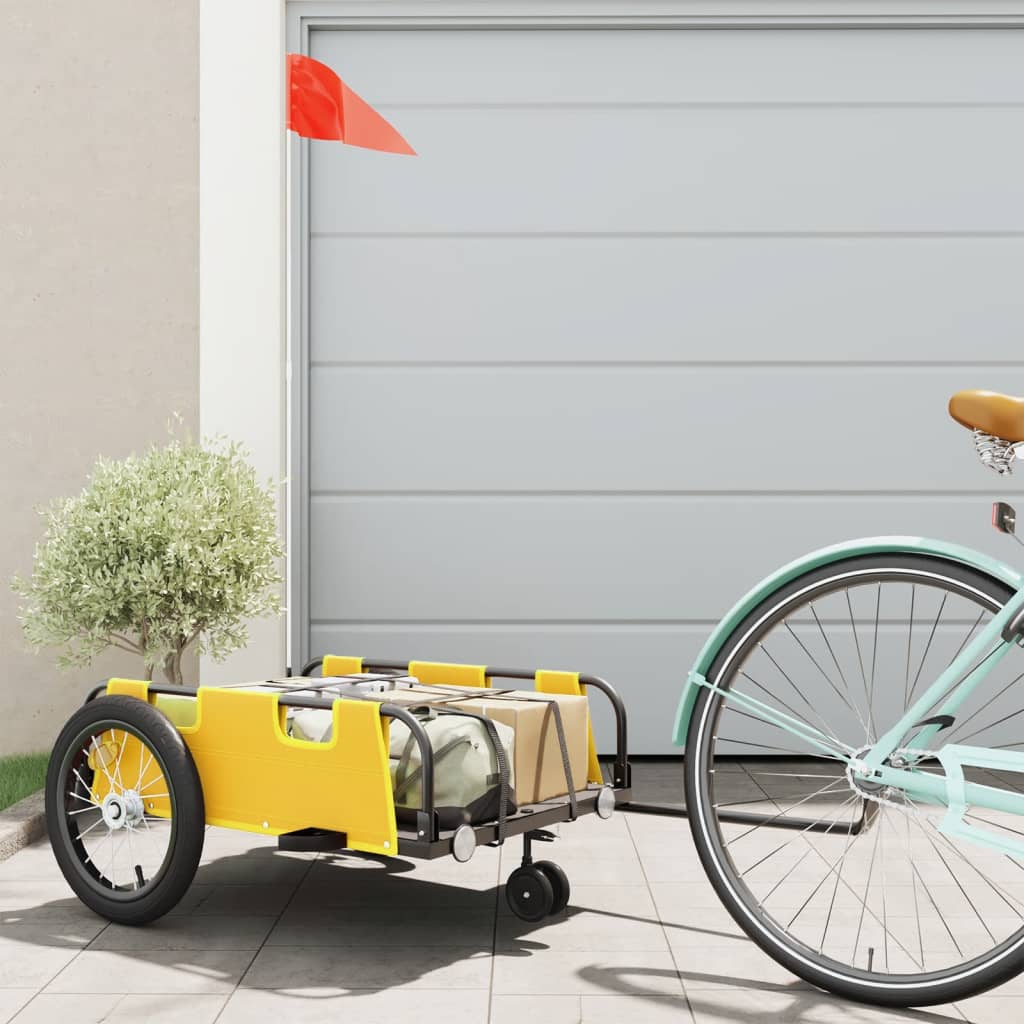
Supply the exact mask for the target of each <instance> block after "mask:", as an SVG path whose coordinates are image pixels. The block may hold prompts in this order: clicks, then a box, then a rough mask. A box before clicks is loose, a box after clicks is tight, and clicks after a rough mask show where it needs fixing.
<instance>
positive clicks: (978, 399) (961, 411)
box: [949, 391, 1024, 441]
mask: <svg viewBox="0 0 1024 1024" xmlns="http://www.w3.org/2000/svg"><path fill="white" fill-rule="evenodd" d="M949 415H950V416H952V417H953V419H955V420H956V421H957V423H961V424H963V426H965V427H969V428H970V429H971V430H980V431H982V432H983V433H985V434H992V435H993V436H994V437H1001V438H1002V439H1003V440H1004V441H1024V398H1015V397H1014V396H1013V395H1001V394H999V393H998V392H996V391H958V392H957V393H956V394H955V395H954V396H953V397H952V398H951V399H950V400H949Z"/></svg>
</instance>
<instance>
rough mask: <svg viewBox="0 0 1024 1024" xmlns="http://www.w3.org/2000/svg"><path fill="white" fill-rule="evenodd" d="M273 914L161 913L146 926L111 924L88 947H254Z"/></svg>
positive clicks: (267, 930)
mask: <svg viewBox="0 0 1024 1024" xmlns="http://www.w3.org/2000/svg"><path fill="white" fill-rule="evenodd" d="M276 920H277V918H276V917H272V916H260V917H248V916H244V915H241V914H238V915H235V914H229V915H224V916H221V917H197V916H184V915H183V916H179V917H164V918H161V919H160V920H158V921H154V922H153V923H152V924H149V925H147V926H146V927H145V928H128V927H125V926H124V925H117V924H111V925H109V926H108V927H107V928H106V929H104V931H103V932H101V933H100V934H99V935H98V936H97V937H96V938H95V939H94V940H93V942H92V944H91V945H90V947H89V948H90V949H109V950H127V951H129V952H135V951H139V952H144V951H146V950H171V949H240V950H241V949H251V950H254V951H255V950H257V949H259V947H260V946H261V945H262V944H263V941H264V940H265V939H266V937H267V936H268V935H269V934H270V929H271V928H273V926H274V922H275V921H276Z"/></svg>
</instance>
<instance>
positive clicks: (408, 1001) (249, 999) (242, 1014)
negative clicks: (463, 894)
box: [217, 988, 547, 1024]
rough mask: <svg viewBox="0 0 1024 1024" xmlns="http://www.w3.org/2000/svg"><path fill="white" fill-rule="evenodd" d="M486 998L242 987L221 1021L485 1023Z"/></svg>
mask: <svg viewBox="0 0 1024 1024" xmlns="http://www.w3.org/2000/svg"><path fill="white" fill-rule="evenodd" d="M487 1002H488V997H487V991H486V990H484V989H476V990H474V989H429V990H423V989H414V990H413V989H405V988H391V989H381V990H379V991H371V990H367V989H353V990H351V991H349V992H346V993H345V994H344V995H325V994H322V993H316V994H314V993H306V992H303V993H298V994H288V993H284V992H269V991H261V990H258V989H245V988H242V989H239V990H238V991H237V992H235V993H234V995H232V996H231V998H230V999H229V1000H228V1002H227V1006H226V1007H225V1008H224V1012H223V1013H222V1014H221V1015H220V1017H219V1018H218V1019H217V1024H252V1022H253V1021H271V1020H272V1021H276V1022H278V1024H338V1022H339V1021H352V1022H353V1024H356V1022H357V1024H395V1022H396V1021H410V1020H411V1021H416V1020H422V1021H426V1022H433V1021H444V1024H487ZM545 1024H547V1022H545Z"/></svg>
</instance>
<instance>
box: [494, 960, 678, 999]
mask: <svg viewBox="0 0 1024 1024" xmlns="http://www.w3.org/2000/svg"><path fill="white" fill-rule="evenodd" d="M493 990H494V992H495V993H501V994H506V993H508V994H516V993H521V994H534V995H537V994H542V993H545V994H553V995H564V994H569V995H571V994H573V993H578V994H581V995H582V994H584V993H586V994H597V995H610V994H621V995H636V996H649V995H653V996H680V995H682V994H683V988H682V983H681V982H680V980H679V975H678V973H677V972H676V968H675V963H674V961H673V960H672V957H671V955H670V954H669V953H662V952H630V953H621V952H601V953H581V952H561V951H557V950H543V951H539V952H534V953H531V954H530V955H529V956H508V955H507V954H506V955H502V954H501V953H497V954H495V958H494V989H493Z"/></svg>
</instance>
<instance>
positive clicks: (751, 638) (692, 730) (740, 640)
mask: <svg viewBox="0 0 1024 1024" xmlns="http://www.w3.org/2000/svg"><path fill="white" fill-rule="evenodd" d="M865 573H866V574H867V575H866V576H864V578H866V579H868V580H869V581H870V582H871V585H872V586H873V585H874V579H873V577H872V576H871V573H878V574H879V578H883V577H885V576H886V574H889V575H891V576H892V578H893V579H897V580H900V579H902V578H903V577H902V576H901V575H900V574H905V575H906V577H907V578H914V577H915V576H917V577H921V576H923V574H925V573H927V574H929V575H930V576H933V577H934V578H937V579H940V580H941V581H943V582H942V586H948V587H949V589H950V592H951V593H966V590H967V589H969V590H971V591H973V592H975V594H976V595H977V597H976V598H975V599H976V602H977V604H978V605H980V606H984V605H985V604H987V605H988V606H989V609H990V614H994V613H995V611H997V610H998V609H999V608H1000V607H1001V606H1002V605H1004V604H1005V603H1006V601H1007V600H1008V599H1009V598H1010V597H1011V596H1012V594H1013V591H1012V590H1011V589H1010V588H1009V587H1008V586H1007V585H1006V584H1005V583H1003V582H1002V581H1000V580H998V579H996V578H994V577H992V576H989V575H988V574H986V573H984V572H982V571H980V570H977V569H974V568H972V567H969V566H967V565H964V564H960V563H956V562H952V561H947V560H945V559H942V558H940V557H938V556H929V555H922V554H917V553H910V552H908V553H905V554H904V553H894V554H878V555H868V556H862V557H856V558H850V559H846V560H844V561H842V562H837V563H832V564H830V565H826V566H823V567H821V568H818V569H815V570H812V571H810V572H808V573H806V574H804V575H802V576H800V577H798V578H797V579H794V580H791V581H790V582H789V583H787V584H784V585H783V586H782V587H780V588H779V589H778V590H777V591H776V592H775V593H773V594H771V595H770V596H769V597H767V598H765V600H764V601H762V602H761V603H760V604H759V605H758V606H757V607H755V608H754V609H753V611H751V612H750V613H749V614H748V615H747V616H746V617H745V618H744V619H743V620H742V621H741V622H740V623H739V624H738V625H737V627H736V628H735V630H734V631H733V633H732V634H731V635H730V636H729V638H728V639H727V640H726V641H725V643H724V644H723V646H722V648H721V649H720V650H719V652H718V654H717V656H716V657H715V659H714V661H713V663H712V665H711V667H710V669H709V670H708V673H707V678H708V679H709V680H710V681H711V682H712V683H714V684H715V685H716V686H718V687H721V688H724V689H726V690H727V689H728V687H729V686H731V685H732V682H733V681H734V680H735V679H736V678H737V677H738V676H739V675H740V670H741V669H745V668H746V666H747V664H748V663H747V661H746V659H747V658H748V657H752V652H754V650H755V648H756V647H757V646H758V645H759V644H760V643H761V641H762V640H764V641H768V639H769V634H770V630H771V629H772V628H773V627H774V626H775V625H778V624H780V623H782V624H785V623H786V621H787V616H791V615H792V614H793V612H794V609H795V608H796V607H798V606H797V604H796V602H797V601H798V600H804V597H803V595H811V596H810V597H808V598H807V600H808V601H813V600H816V599H817V598H816V597H815V596H814V595H815V594H816V593H818V591H815V589H814V588H815V587H820V588H822V589H821V591H820V592H821V593H825V594H826V596H827V595H828V594H833V595H834V594H836V593H842V594H844V595H848V594H849V593H851V592H852V590H851V588H852V587H853V585H854V584H853V583H850V582H847V583H846V588H847V589H846V590H845V591H843V590H839V589H834V590H832V591H826V590H825V589H824V588H825V587H827V586H833V581H835V580H836V579H839V578H841V577H843V574H850V575H849V576H848V579H852V578H853V574H857V575H858V576H859V575H860V574H865ZM881 585H882V584H879V587H881ZM929 585H932V586H934V585H935V584H929ZM957 588H961V589H960V590H959V591H958V590H957ZM847 599H849V598H848V597H847ZM787 602H789V603H788V604H787ZM940 614H941V610H940ZM773 616H775V617H774V618H773ZM853 621H854V614H853V610H852V608H851V611H850V622H851V627H852V632H853V636H854V638H856V634H857V629H856V626H854V625H853ZM912 623H913V611H912V612H911V630H912V629H913V625H912ZM819 628H820V627H819ZM875 631H876V643H877V631H878V625H877V609H876V624H875ZM823 636H824V634H823ZM925 656H926V657H927V649H926V650H925ZM908 659H909V654H908ZM1016 668H1017V670H1019V668H1020V666H1019V665H1017V666H1016ZM872 670H873V666H872ZM749 671H751V672H754V671H756V670H755V669H753V668H750V669H749ZM901 674H902V673H901ZM1014 674H1015V673H1014ZM928 678H931V677H928ZM747 679H748V680H749V679H750V676H749V675H748V676H747ZM902 684H903V681H902V679H901V681H900V685H901V687H902ZM779 685H780V686H781V682H780V684H779ZM745 688H746V689H748V690H749V689H750V687H749V686H746V687H745ZM1011 692H1012V691H1011ZM1017 692H1018V694H1020V691H1019V688H1018V691H1017ZM911 694H912V695H913V691H911ZM787 695H788V691H787ZM759 696H760V695H759ZM865 696H866V701H867V703H866V705H865V706H866V707H867V708H868V709H870V698H869V697H868V696H867V694H866V695H865ZM790 699H792V698H790ZM794 703H795V702H794ZM1018 706H1020V705H1018ZM724 707H725V703H724V698H723V697H722V696H721V695H720V694H718V693H716V692H715V691H713V690H711V689H709V688H707V687H705V688H703V689H702V690H701V692H700V694H699V696H698V698H697V701H696V703H695V706H694V710H693V715H692V717H691V719H690V725H689V729H688V735H687V742H686V753H685V795H686V806H687V809H688V812H689V819H690V826H691V830H692V833H693V839H694V843H695V845H696V847H697V851H698V853H699V855H700V858H701V861H702V863H703V866H704V868H705V870H706V872H707V875H708V878H709V880H710V881H711V884H712V886H713V887H714V888H715V891H716V892H717V894H718V896H719V898H720V899H721V900H722V903H723V904H724V905H725V907H726V908H727V909H728V911H729V913H730V914H731V915H732V917H733V918H734V919H735V921H736V922H737V924H738V925H739V926H740V927H741V928H742V929H743V930H744V931H745V932H746V933H747V935H749V936H750V938H751V939H753V940H754V942H756V943H757V944H758V945H759V946H760V947H761V948H762V949H763V950H764V951H765V952H766V953H767V954H768V955H769V956H771V957H772V958H773V959H775V960H776V961H778V962H779V963H780V964H782V965H783V966H784V967H786V968H787V969H788V970H790V971H792V972H793V973H794V974H796V975H797V976H799V977H801V978H803V979H804V980H805V981H807V982H809V983H810V984H812V985H815V986H817V987H819V988H822V989H825V990H827V991H830V992H833V993H835V994H837V995H840V996H843V997H845V998H849V999H854V1000H858V1001H861V1002H867V1003H874V1004H878V1005H883V1006H899V1007H908V1006H927V1005H935V1004H942V1003H950V1002H954V1001H958V1000H961V999H964V998H967V997H968V996H973V995H976V994H978V993H979V992H983V991H985V990H987V989H990V988H992V987H994V986H996V985H999V984H1001V983H1003V982H1005V981H1007V980H1009V979H1010V978H1013V977H1015V976H1016V975H1017V974H1019V973H1020V972H1021V970H1022V969H1024V927H1022V928H1021V929H1020V930H1018V931H1016V932H1011V933H1009V935H1008V937H1006V938H1005V939H1003V940H1001V942H1000V944H999V945H998V946H994V947H993V948H992V950H991V951H990V952H989V953H987V954H984V955H981V956H978V957H977V958H976V959H975V960H970V961H965V962H964V963H962V964H960V965H958V966H956V967H952V968H950V969H948V970H946V971H938V972H929V973H906V974H896V975H890V974H888V973H882V972H881V970H880V969H879V968H877V966H876V969H875V970H874V972H872V970H870V969H868V970H865V969H858V968H857V967H856V966H853V965H850V964H842V965H839V964H838V963H837V961H835V960H832V959H827V958H826V957H821V958H820V959H818V960H816V959H815V958H816V957H818V950H813V949H812V950H810V952H809V951H808V948H807V947H806V946H801V945H800V944H799V943H796V942H795V941H794V939H793V937H792V936H791V935H790V934H789V933H788V932H787V931H786V930H785V929H784V928H783V927H782V926H780V925H779V924H778V923H777V922H776V920H775V919H774V918H772V917H771V916H770V915H769V914H768V913H767V912H766V911H765V910H764V907H763V905H762V904H761V903H760V902H759V901H758V900H756V899H755V898H754V897H753V896H752V894H751V891H750V890H749V888H748V882H747V881H745V880H744V878H743V874H744V873H745V872H740V871H738V870H737V867H736V865H734V864H733V854H732V852H727V851H726V847H727V846H728V845H729V843H728V842H726V841H724V840H723V838H722V836H723V835H724V831H723V825H722V821H720V820H719V817H718V813H717V811H718V806H716V805H715V803H714V800H715V798H714V796H713V795H712V794H713V792H714V785H715V783H714V780H713V778H712V775H711V774H709V769H713V767H714V764H715V763H716V762H715V754H714V749H715V748H714V746H713V745H714V744H717V743H719V742H722V740H721V739H720V737H719V736H718V735H715V734H716V733H719V732H720V731H721V729H722V725H721V723H720V716H721V713H722V709H723V708H724ZM943 735H946V734H943ZM726 742H728V741H726ZM724 756H728V755H727V754H726V755H724ZM819 763H820V762H819ZM819 770H820V769H819ZM719 777H720V778H721V773H719ZM819 778H820V776H819ZM854 795H855V796H856V794H854ZM752 802H753V801H749V800H748V801H746V803H752ZM867 805H868V804H867V802H865V803H864V804H863V806H867ZM882 811H883V812H886V813H887V810H886V808H884V807H883V808H882ZM804 813H806V812H804ZM723 820H725V819H724V818H723ZM822 820H825V819H822ZM878 827H879V828H881V827H882V826H881V825H879V826H878ZM909 827H910V826H909V825H908V828H909ZM733 841H735V840H733ZM847 842H849V839H848V837H847ZM933 845H934V844H933ZM844 855H845V854H844ZM909 856H910V855H909V851H908V859H909ZM882 859H883V860H884V855H883V858H882ZM748 870H750V869H748ZM883 884H884V883H883ZM837 885H838V882H837ZM868 885H870V874H869V876H868ZM865 893H866V890H865ZM922 899H923V897H922ZM936 909H937V908H936ZM1021 923H1022V924H1024V920H1022V922H1021ZM919 926H920V925H919ZM827 927H828V926H827V924H826V929H827ZM858 934H859V933H858ZM823 941H824V940H823ZM855 945H856V943H855ZM923 959H924V958H923V957H922V961H923ZM868 964H869V965H870V964H871V961H870V960H869V961H868ZM875 964H876V965H877V961H875ZM843 968H846V970H845V971H844V969H843Z"/></svg>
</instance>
